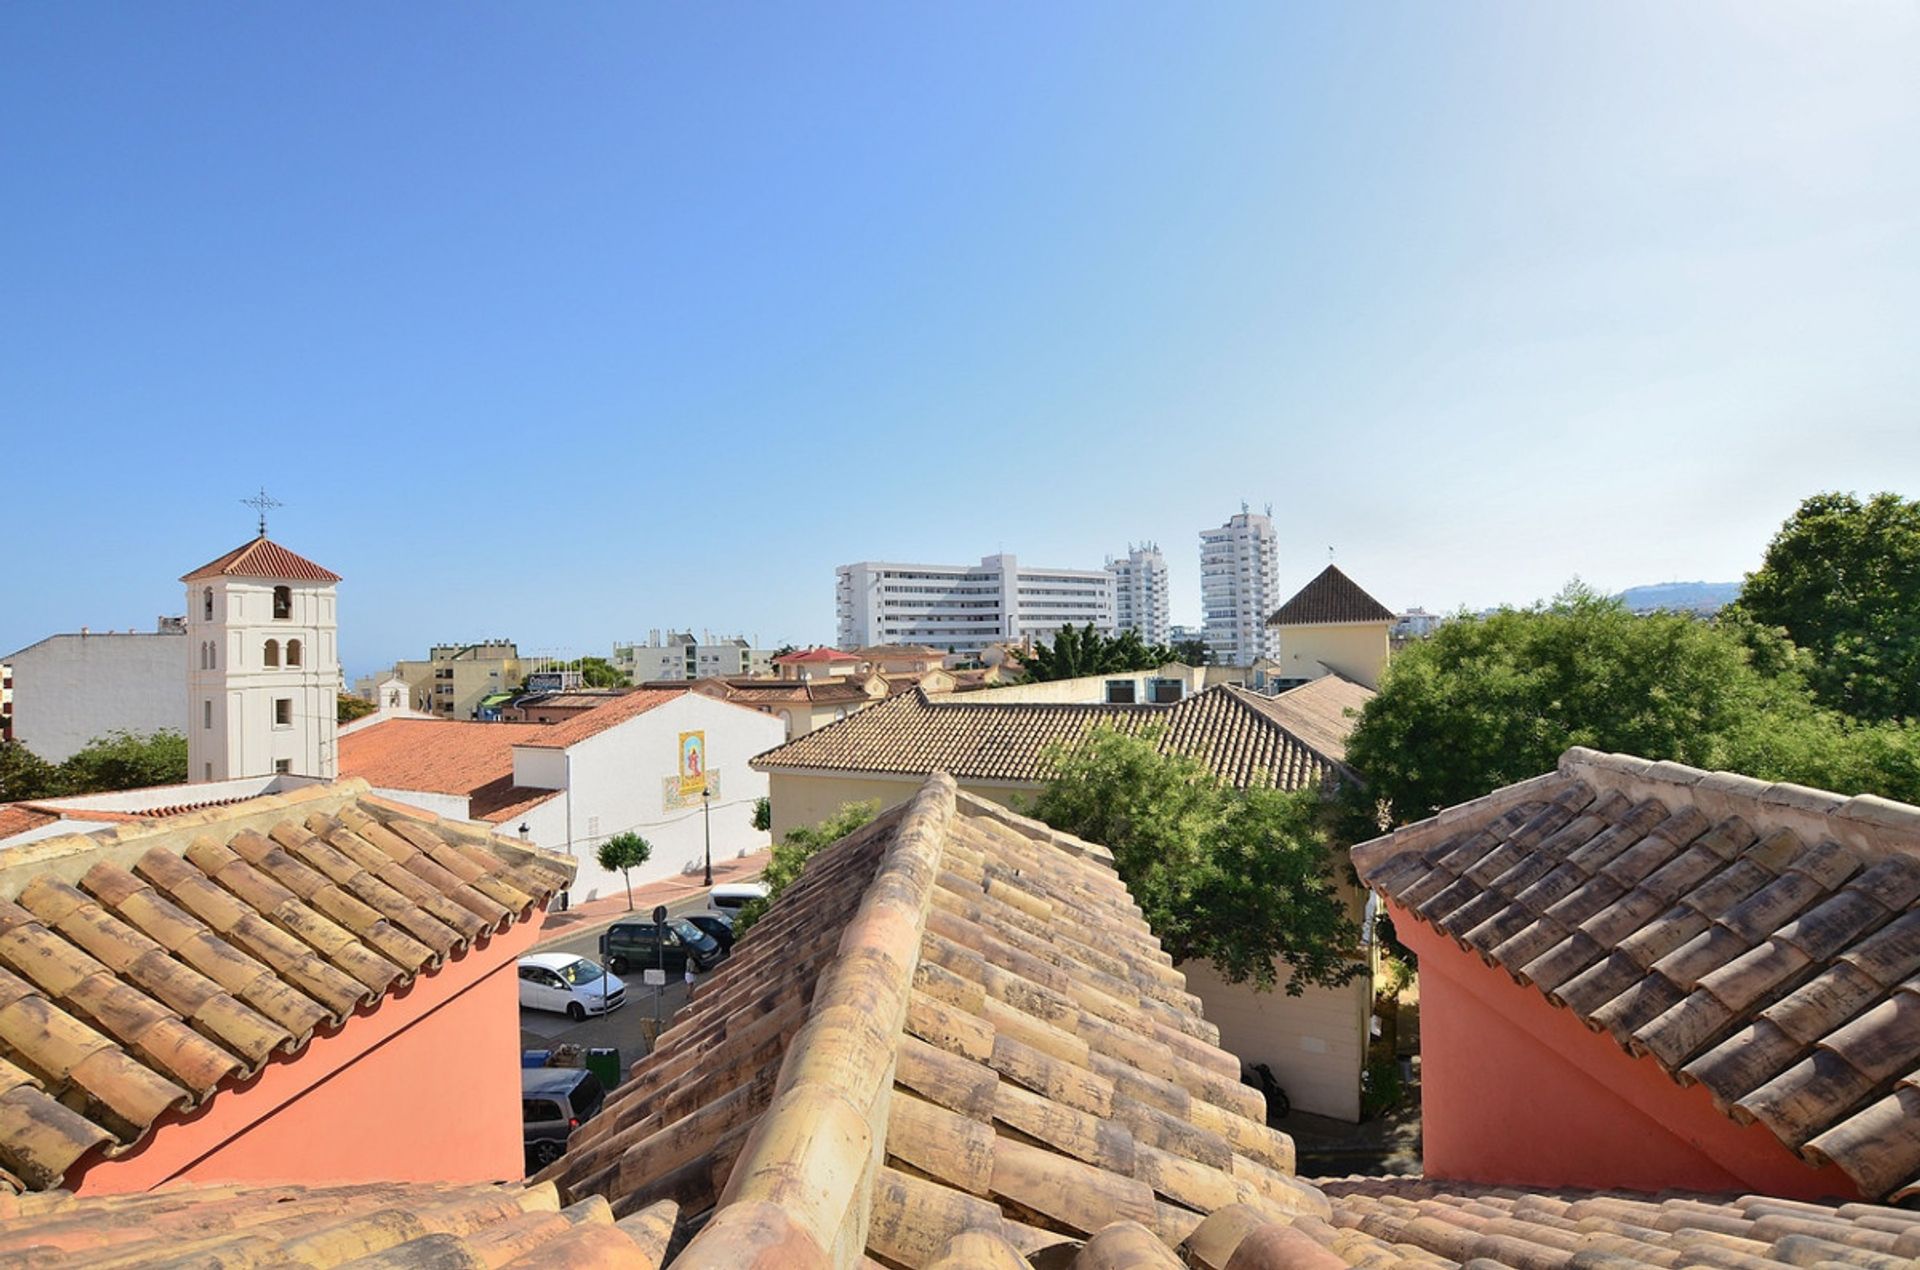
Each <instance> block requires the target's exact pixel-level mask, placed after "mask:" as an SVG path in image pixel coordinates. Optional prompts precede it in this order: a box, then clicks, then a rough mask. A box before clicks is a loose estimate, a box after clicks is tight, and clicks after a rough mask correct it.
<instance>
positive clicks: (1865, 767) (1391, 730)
mask: <svg viewBox="0 0 1920 1270" xmlns="http://www.w3.org/2000/svg"><path fill="white" fill-rule="evenodd" d="M1804 660H1805V659H1804V658H1803V657H1802V656H1801V655H1799V654H1798V653H1797V652H1796V651H1795V650H1794V649H1793V648H1792V647H1791V646H1790V645H1788V644H1786V642H1785V641H1784V640H1781V639H1780V638H1779V637H1778V636H1777V635H1776V634H1774V633H1773V632H1770V631H1767V630H1764V629H1761V628H1756V627H1754V626H1753V625H1752V624H1751V623H1749V622H1745V621H1743V620H1741V619H1739V618H1738V617H1735V618H1734V619H1732V620H1728V621H1706V620H1703V619H1700V618H1696V617H1693V616H1689V615H1685V614H1679V613H1655V614H1650V615H1647V616H1643V617H1635V616H1634V615H1633V614H1631V613H1629V612H1627V610H1626V608H1625V607H1624V606H1622V605H1621V604H1620V603H1619V602H1618V601H1616V600H1610V599H1605V598H1602V597H1601V596H1598V595H1596V594H1595V593H1594V592H1592V591H1591V590H1589V589H1587V588H1585V587H1583V586H1580V585H1579V584H1578V583H1576V584H1574V585H1572V586H1570V587H1568V588H1567V590H1565V591H1564V592H1562V593H1561V595H1560V596H1558V597H1557V598H1555V599H1554V600H1553V601H1552V602H1551V603H1549V604H1545V605H1536V606H1535V607H1533V608H1531V609H1520V610H1516V609H1503V610H1501V611H1499V612H1497V613H1494V614H1492V615H1490V616H1487V617H1482V618H1473V617H1464V616H1463V617H1461V618H1459V619H1457V620H1454V621H1451V622H1448V623H1447V624H1446V625H1444V626H1442V627H1440V629H1439V630H1437V631H1436V632H1434V634H1433V636H1432V637H1431V638H1429V639H1426V640H1421V641H1418V642H1416V643H1414V644H1413V645H1412V646H1410V647H1409V648H1407V649H1406V650H1405V651H1404V652H1402V653H1400V654H1399V655H1398V656H1397V657H1395V658H1394V660H1393V661H1392V662H1391V663H1390V664H1389V665H1388V667H1387V672H1386V675H1385V678H1384V680H1383V681H1382V683H1381V688H1380V693H1379V695H1378V696H1377V697H1375V698H1374V699H1373V700H1372V701H1370V702H1368V703H1367V707H1366V709H1365V710H1363V711H1362V712H1361V715H1360V721H1359V723H1358V724H1357V725H1356V726H1355V728H1354V731H1353V735H1352V737H1351V738H1350V739H1349V740H1348V743H1347V762H1348V763H1349V764H1350V765H1351V766H1352V767H1353V768H1354V769H1355V770H1357V771H1359V772H1362V773H1364V774H1365V776H1366V779H1367V789H1366V791H1365V792H1364V794H1363V795H1355V797H1363V798H1364V799H1365V800H1367V802H1368V804H1369V811H1370V812H1371V811H1372V810H1373V809H1374V800H1378V806H1379V807H1380V808H1382V809H1384V811H1385V812H1386V814H1387V816H1388V817H1389V819H1390V820H1391V821H1393V822H1395V823H1407V822H1410V821H1414V820H1418V819H1421V818H1422V817H1424V816H1428V815H1431V814H1432V813H1433V812H1435V811H1437V810H1439V809H1441V808H1443V807H1449V806H1452V805H1454V804H1456V803H1461V802H1466V801H1468V800H1469V799H1473V798H1478V797H1480V796H1481V795H1483V794H1487V793H1490V792H1491V791H1493V790H1495V789H1498V788H1500V787H1501V786H1503V785H1508V784H1512V783H1513V782H1515V781H1520V780H1525V779H1526V778H1528V777H1531V776H1537V775H1539V774H1540V773H1541V772H1545V771H1549V770H1551V769H1552V768H1553V766H1554V764H1555V763H1556V762H1557V761H1558V759H1559V756H1560V753H1561V752H1562V751H1563V750H1565V749H1566V748H1567V747H1568V746H1571V745H1588V746H1592V747H1594V748H1595V749H1601V750H1616V751H1621V752H1625V753H1629V754H1635V755H1639V756H1640V757H1643V758H1650V759H1673V760H1676V761H1679V762H1682V763H1688V764H1692V765H1693V766H1696V767H1705V768H1724V769H1727V770H1731V771H1738V772H1742V773H1745V774H1746V775H1750V776H1755V777H1759V778H1761V779H1765V780H1794V781H1801V782H1804V783H1807V784H1815V785H1821V786H1824V787H1826V788H1829V789H1834V790H1836V791H1838V792H1842V793H1857V792H1869V791H1870V792H1874V793H1880V794H1885V795H1887V796H1889V797H1895V798H1911V797H1913V796H1915V795H1916V794H1917V793H1920V785H1917V784H1916V783H1915V782H1914V779H1913V771H1914V767H1915V765H1916V763H1917V762H1920V760H1917V759H1916V757H1915V750H1916V745H1920V740H1917V739H1916V738H1917V734H1916V732H1915V730H1914V729H1913V728H1911V727H1901V726H1898V725H1883V726H1880V727H1877V728H1876V727H1871V726H1863V725H1859V724H1855V723H1852V722H1850V721H1848V720H1846V719H1843V718H1842V717H1840V716H1839V715H1837V714H1835V713H1834V712H1832V711H1828V710H1823V709H1821V708H1820V707H1819V706H1818V704H1817V703H1816V702H1815V701H1814V700H1813V699H1812V697H1811V696H1810V695H1809V693H1808V692H1807V689H1806V686H1805V683H1804V681H1803V679H1802V677H1801V670H1800V668H1801V665H1802V664H1803V662H1804Z"/></svg>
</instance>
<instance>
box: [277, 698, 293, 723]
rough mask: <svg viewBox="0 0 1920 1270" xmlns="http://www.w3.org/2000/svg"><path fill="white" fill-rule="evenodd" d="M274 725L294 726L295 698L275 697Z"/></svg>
mask: <svg viewBox="0 0 1920 1270" xmlns="http://www.w3.org/2000/svg"><path fill="white" fill-rule="evenodd" d="M273 726H274V727H276V728H290V727H292V726H293V698H292V697H275V698H274V699H273Z"/></svg>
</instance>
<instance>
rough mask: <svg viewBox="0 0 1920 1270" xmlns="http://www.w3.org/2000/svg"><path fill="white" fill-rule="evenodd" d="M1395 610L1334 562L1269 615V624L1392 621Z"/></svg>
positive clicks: (1298, 624) (1307, 624) (1290, 624)
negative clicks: (1336, 566) (1363, 588)
mask: <svg viewBox="0 0 1920 1270" xmlns="http://www.w3.org/2000/svg"><path fill="white" fill-rule="evenodd" d="M1393 620H1394V617H1393V610H1392V609H1389V608H1388V607H1387V606H1386V605H1384V604H1382V603H1380V601H1378V600H1376V599H1374V598H1373V597H1372V596H1371V595H1368V594H1367V593H1366V592H1365V591H1363V590H1361V588H1360V584H1359V583H1358V582H1355V581H1354V580H1353V579H1352V578H1350V577H1348V576H1347V575H1346V574H1344V573H1342V572H1340V570H1339V569H1337V568H1335V567H1334V566H1333V565H1328V566H1327V567H1326V568H1325V569H1323V570H1321V571H1320V575H1319V576H1318V577H1316V578H1314V580H1313V581H1311V582H1309V583H1307V584H1306V585H1305V586H1303V587H1301V588H1300V589H1299V591H1297V592H1295V593H1294V596H1293V598H1292V599H1290V600H1288V601H1287V602H1286V603H1285V604H1282V605H1281V606H1280V607H1279V608H1278V609H1277V610H1275V612H1274V614H1273V616H1272V617H1270V618H1268V619H1267V625H1268V626H1313V625H1319V624H1322V623H1343V622H1391V621H1393Z"/></svg>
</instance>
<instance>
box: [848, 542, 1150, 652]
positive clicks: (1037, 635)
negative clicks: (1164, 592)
mask: <svg viewBox="0 0 1920 1270" xmlns="http://www.w3.org/2000/svg"><path fill="white" fill-rule="evenodd" d="M836 573H837V577H836V581H835V586H834V607H835V614H836V617H837V618H838V626H839V639H838V642H839V646H840V647H841V648H843V649H847V650H852V649H856V648H867V647H871V646H873V645H876V644H925V645H928V646H930V647H933V648H938V649H941V650H943V651H945V652H953V653H978V652H980V651H981V650H983V649H985V648H986V647H987V646H988V645H990V644H995V643H1002V642H1006V641H1019V640H1025V639H1042V640H1048V639H1051V638H1052V637H1053V635H1054V633H1055V632H1057V631H1058V630H1059V629H1060V628H1061V627H1062V626H1084V625H1086V624H1087V623H1089V622H1091V623H1092V624H1093V626H1094V629H1096V630H1099V631H1102V632H1104V633H1106V634H1109V635H1111V634H1113V632H1114V575H1113V574H1111V573H1109V572H1107V571H1106V570H1105V569H1037V568H1022V567H1020V562H1019V560H1018V558H1017V557H1014V556H1011V555H1006V554H1001V555H994V556H986V557H984V558H983V559H982V560H981V561H980V563H979V564H977V565H940V564H895V563H890V562H884V561H874V560H867V561H862V562H860V563H858V564H843V565H841V566H840V567H839V569H838V570H837V571H836Z"/></svg>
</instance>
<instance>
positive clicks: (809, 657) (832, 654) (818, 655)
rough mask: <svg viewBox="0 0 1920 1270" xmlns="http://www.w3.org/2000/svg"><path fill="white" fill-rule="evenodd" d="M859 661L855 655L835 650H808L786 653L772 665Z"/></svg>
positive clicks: (808, 664)
mask: <svg viewBox="0 0 1920 1270" xmlns="http://www.w3.org/2000/svg"><path fill="white" fill-rule="evenodd" d="M859 660H860V658H859V657H858V656H857V655H855V654H853V653H847V652H842V651H841V650H840V649H837V648H808V649H803V650H801V651H800V652H796V653H787V654H786V655H785V656H782V657H776V658H774V659H773V664H774V665H776V666H815V665H826V664H828V663H831V662H843V661H859Z"/></svg>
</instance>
